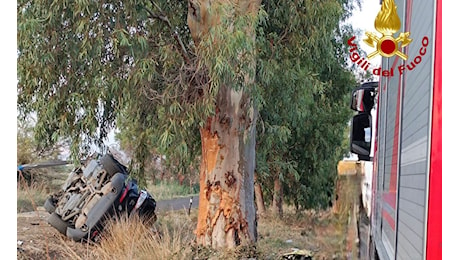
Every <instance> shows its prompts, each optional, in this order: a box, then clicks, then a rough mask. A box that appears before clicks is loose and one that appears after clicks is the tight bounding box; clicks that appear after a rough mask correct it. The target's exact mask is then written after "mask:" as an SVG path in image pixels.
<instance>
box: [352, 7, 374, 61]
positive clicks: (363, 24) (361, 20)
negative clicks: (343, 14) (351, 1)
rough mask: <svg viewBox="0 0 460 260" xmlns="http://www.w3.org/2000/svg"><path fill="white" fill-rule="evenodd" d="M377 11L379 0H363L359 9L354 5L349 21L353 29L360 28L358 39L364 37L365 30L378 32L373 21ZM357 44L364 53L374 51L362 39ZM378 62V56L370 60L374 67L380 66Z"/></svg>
mask: <svg viewBox="0 0 460 260" xmlns="http://www.w3.org/2000/svg"><path fill="white" fill-rule="evenodd" d="M379 11H380V1H379V0H363V1H362V3H361V11H360V10H359V9H358V7H356V9H355V11H354V12H353V13H354V14H353V16H352V17H351V18H350V23H351V24H352V25H353V27H354V28H355V29H359V30H361V35H359V38H360V39H364V32H366V31H367V32H374V33H378V32H377V31H376V30H375V27H374V21H375V17H376V16H377V14H378V12H379ZM357 37H358V35H357ZM355 42H356V40H355ZM359 46H360V47H361V49H362V50H364V51H365V52H366V53H371V52H373V51H374V49H372V48H371V47H369V46H368V45H366V44H365V43H364V42H363V41H362V40H361V41H359ZM380 62H381V59H380V58H374V59H372V60H370V63H371V64H372V65H373V66H375V67H380Z"/></svg>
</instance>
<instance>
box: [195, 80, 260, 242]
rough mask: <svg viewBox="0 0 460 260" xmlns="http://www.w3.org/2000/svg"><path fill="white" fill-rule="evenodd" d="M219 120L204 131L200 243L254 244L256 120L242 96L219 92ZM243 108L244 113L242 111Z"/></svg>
mask: <svg viewBox="0 0 460 260" xmlns="http://www.w3.org/2000/svg"><path fill="white" fill-rule="evenodd" d="M217 102H218V107H219V108H220V110H218V112H217V114H216V115H215V116H214V117H212V118H210V119H209V120H208V122H207V124H206V126H205V127H204V128H202V129H201V141H202V155H203V156H202V161H201V169H200V201H199V210H198V225H197V230H196V235H197V241H198V243H199V244H201V245H206V246H209V245H211V246H212V247H213V248H221V247H225V248H233V247H235V246H237V245H240V244H243V245H248V244H251V243H254V242H255V241H256V237H257V233H256V232H257V230H256V218H255V208H254V167H255V118H254V117H255V116H254V113H252V114H250V116H249V117H247V116H246V112H245V111H253V110H252V109H250V108H248V106H250V103H249V99H248V98H247V97H245V95H243V93H242V92H241V91H240V92H237V91H235V90H232V89H230V88H227V87H224V86H223V87H221V89H220V90H219V94H218V100H217ZM242 108H244V109H242Z"/></svg>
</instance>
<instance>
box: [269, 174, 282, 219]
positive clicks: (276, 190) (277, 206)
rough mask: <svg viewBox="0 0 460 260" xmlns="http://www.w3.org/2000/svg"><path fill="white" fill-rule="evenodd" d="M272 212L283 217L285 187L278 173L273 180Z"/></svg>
mask: <svg viewBox="0 0 460 260" xmlns="http://www.w3.org/2000/svg"><path fill="white" fill-rule="evenodd" d="M272 212H273V214H275V215H277V216H278V217H280V218H281V217H283V189H282V186H281V181H280V178H279V175H278V174H277V175H276V177H275V181H274V182H273V203H272Z"/></svg>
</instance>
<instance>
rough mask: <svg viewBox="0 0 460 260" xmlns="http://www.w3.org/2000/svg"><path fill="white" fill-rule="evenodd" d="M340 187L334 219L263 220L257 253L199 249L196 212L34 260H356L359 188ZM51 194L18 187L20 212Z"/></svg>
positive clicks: (127, 225)
mask: <svg viewBox="0 0 460 260" xmlns="http://www.w3.org/2000/svg"><path fill="white" fill-rule="evenodd" d="M340 183H341V185H342V186H341V187H340V188H339V200H340V203H339V205H338V207H337V212H336V213H335V214H334V213H332V212H331V211H330V210H327V211H318V212H315V211H312V210H311V211H304V212H301V213H296V212H295V210H294V209H293V208H290V207H285V208H284V217H283V218H281V219H280V218H277V217H274V216H271V215H270V214H267V215H266V216H263V217H260V218H259V220H258V241H257V243H256V245H255V247H240V248H237V249H236V250H231V251H224V250H212V249H209V248H203V247H199V246H197V245H196V244H195V235H194V233H193V231H194V230H195V228H196V223H197V210H196V209H195V210H192V211H191V215H187V213H186V211H176V212H162V213H161V214H159V215H158V220H157V221H156V222H155V223H154V224H153V225H152V224H151V225H148V224H145V223H142V222H141V221H140V220H139V219H138V218H137V217H136V216H132V217H131V218H127V217H122V218H120V219H118V221H113V222H110V223H109V224H108V225H107V226H106V230H105V232H104V237H103V239H102V241H101V242H100V243H99V244H89V243H83V244H82V243H77V242H73V241H70V240H68V239H66V238H65V237H60V238H59V240H58V241H57V242H55V244H53V245H48V246H49V250H48V249H47V251H46V252H47V253H46V254H47V257H46V258H40V257H38V258H34V259H101V260H105V259H107V260H108V259H110V260H112V259H133V260H137V259H140V260H142V259H149V260H150V259H153V260H155V259H174V260H175V259H178V260H180V259H249V258H253V259H282V255H283V254H284V253H287V252H291V251H293V249H294V248H297V249H302V250H310V251H311V252H313V259H315V260H317V259H325V260H330V259H349V258H350V257H351V256H353V255H354V253H353V252H350V245H349V243H348V242H349V239H348V238H349V237H347V235H348V234H349V233H350V219H351V218H350V216H351V205H352V203H353V201H354V200H355V199H356V191H357V187H359V185H358V186H357V185H356V182H355V181H354V180H353V179H352V178H346V179H341V182H340ZM47 194H48V192H47V187H46V185H42V184H32V185H30V186H21V187H20V186H18V210H19V208H20V207H23V206H20V205H22V204H23V202H24V203H25V202H28V203H31V201H33V203H35V204H36V205H37V206H41V205H42V204H43V203H42V202H40V201H41V200H43V201H44V199H46V196H47ZM40 198H42V199H40ZM31 205H32V204H31ZM21 234H22V233H21ZM46 235H47V236H49V234H46ZM43 239H45V238H43ZM37 248H38V247H37ZM351 249H352V250H353V249H354V248H351ZM37 250H38V249H37ZM42 251H43V250H42ZM37 252H38V251H37ZM42 253H44V252H42ZM37 256H38V255H37ZM56 256H57V258H56ZM24 259H26V258H24ZM352 259H353V258H352Z"/></svg>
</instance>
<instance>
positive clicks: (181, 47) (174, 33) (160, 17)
mask: <svg viewBox="0 0 460 260" xmlns="http://www.w3.org/2000/svg"><path fill="white" fill-rule="evenodd" d="M150 2H151V3H152V5H153V6H155V7H156V8H157V9H158V10H159V11H160V13H161V14H163V13H164V12H163V10H162V9H161V8H160V7H159V6H158V5H157V4H156V3H155V2H154V1H153V0H150ZM143 8H144V9H145V10H146V11H147V13H149V17H150V18H151V19H158V20H160V21H162V22H164V23H165V24H166V25H168V27H169V30H170V31H171V35H172V37H174V39H175V40H176V43H177V44H178V45H179V46H178V47H179V51H180V53H181V55H182V57H183V58H184V60H185V62H186V63H187V64H190V62H191V61H190V57H189V55H188V51H187V49H186V48H185V45H184V43H183V42H182V40H181V38H180V36H179V33H178V32H177V30H175V29H174V28H173V26H172V24H171V22H170V21H169V19H168V17H167V16H165V15H158V14H155V13H153V12H152V11H151V10H149V9H148V8H147V7H145V6H143Z"/></svg>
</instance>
